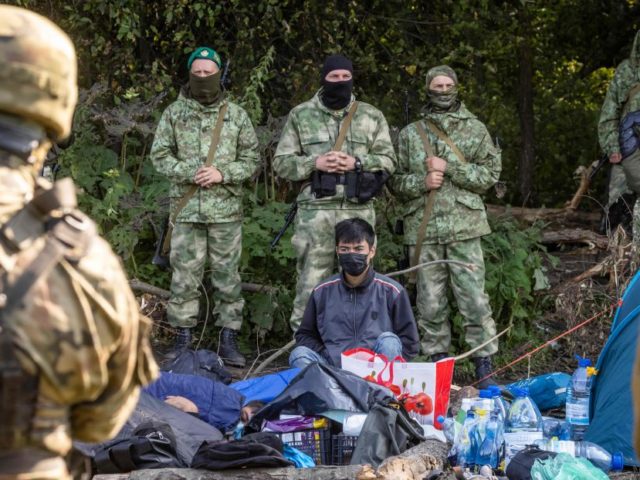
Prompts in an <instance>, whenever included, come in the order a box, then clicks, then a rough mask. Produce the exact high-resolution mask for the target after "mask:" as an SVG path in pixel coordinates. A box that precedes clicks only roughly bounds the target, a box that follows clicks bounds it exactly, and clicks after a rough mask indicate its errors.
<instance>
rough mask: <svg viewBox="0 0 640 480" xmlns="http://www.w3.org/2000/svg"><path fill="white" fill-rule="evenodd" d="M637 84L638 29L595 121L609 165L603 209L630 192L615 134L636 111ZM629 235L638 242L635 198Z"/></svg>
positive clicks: (639, 106) (639, 212)
mask: <svg viewBox="0 0 640 480" xmlns="http://www.w3.org/2000/svg"><path fill="white" fill-rule="evenodd" d="M638 86H640V32H638V33H636V38H635V40H634V41H633V46H632V47H631V54H630V55H629V58H627V59H625V60H623V61H622V62H621V63H620V65H618V67H617V68H616V72H615V74H614V76H613V80H612V81H611V84H610V85H609V89H608V90H607V94H606V96H605V98H604V103H603V104H602V110H601V112H600V120H599V121H598V139H599V140H600V148H601V149H602V151H603V152H604V153H605V154H606V155H607V156H608V157H609V162H610V163H611V164H612V165H611V178H610V180H609V198H608V200H607V206H606V210H607V212H608V211H609V208H610V207H611V206H612V205H613V204H615V203H616V202H617V201H618V200H619V199H620V198H621V197H622V195H624V194H626V193H631V190H630V189H629V187H628V185H627V181H626V179H625V172H624V171H623V168H622V165H621V163H620V162H621V161H622V155H621V154H620V143H619V139H618V136H619V127H620V123H621V122H622V120H623V119H624V118H625V116H626V115H627V114H629V113H632V112H636V111H638V110H640V88H635V87H638ZM636 193H637V192H636ZM633 238H634V241H635V242H636V243H638V241H640V203H638V201H636V203H635V205H634V207H633Z"/></svg>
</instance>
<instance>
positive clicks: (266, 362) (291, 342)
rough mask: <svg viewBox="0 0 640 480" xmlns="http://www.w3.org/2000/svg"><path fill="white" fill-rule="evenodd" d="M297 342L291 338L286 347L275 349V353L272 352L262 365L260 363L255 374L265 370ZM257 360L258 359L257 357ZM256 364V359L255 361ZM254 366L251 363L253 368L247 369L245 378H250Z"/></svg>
mask: <svg viewBox="0 0 640 480" xmlns="http://www.w3.org/2000/svg"><path fill="white" fill-rule="evenodd" d="M295 344H296V341H295V340H291V341H290V342H289V343H287V344H286V345H285V346H284V347H282V348H280V349H278V350H276V351H275V353H273V354H271V355H270V356H269V357H268V358H267V359H266V360H265V361H264V362H262V363H261V364H260V365H258V367H257V368H256V369H255V370H254V371H253V374H254V375H257V374H258V373H260V372H261V371H262V370H264V369H265V368H267V366H268V365H269V364H270V363H271V362H273V361H274V360H275V359H276V358H278V357H279V356H280V355H282V354H283V353H285V352H286V351H288V350H289V349H290V348H291V347H293V346H294V345H295ZM256 360H257V359H256ZM254 364H255V361H254ZM252 368H253V365H251V368H250V369H249V370H248V371H247V373H246V375H245V376H244V379H243V380H246V379H247V378H249V375H250V374H251V369H252Z"/></svg>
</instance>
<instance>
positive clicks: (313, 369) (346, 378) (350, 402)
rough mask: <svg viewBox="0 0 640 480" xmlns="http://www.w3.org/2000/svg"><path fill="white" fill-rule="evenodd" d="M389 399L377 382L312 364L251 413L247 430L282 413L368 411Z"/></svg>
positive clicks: (306, 413)
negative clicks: (271, 399)
mask: <svg viewBox="0 0 640 480" xmlns="http://www.w3.org/2000/svg"><path fill="white" fill-rule="evenodd" d="M389 400H393V397H392V396H391V392H390V391H389V390H387V389H386V388H384V387H382V386H380V385H376V384H374V383H371V382H367V381H366V380H363V379H362V378H360V377H358V376H357V375H355V374H353V373H351V372H347V371H346V370H342V369H340V368H336V367H333V366H330V365H322V364H320V363H311V364H310V365H308V366H307V367H305V368H304V370H302V371H301V372H300V373H299V374H298V375H297V376H296V377H295V378H294V379H293V380H292V381H291V383H290V384H289V386H288V387H287V388H286V389H285V390H284V391H283V392H282V393H281V394H280V395H278V396H277V397H276V398H275V399H274V400H273V401H272V402H271V403H269V404H268V405H265V406H264V407H263V408H261V409H260V410H259V411H258V412H257V413H256V414H255V415H254V417H253V418H252V419H251V421H250V422H249V424H248V425H247V429H248V430H250V431H259V430H260V428H261V426H262V421H263V420H269V419H272V418H276V417H277V416H278V415H279V414H280V413H281V412H283V413H292V414H297V415H317V414H320V413H322V412H325V411H327V410H346V411H349V412H369V409H370V408H371V407H372V406H373V405H374V404H375V403H386V402H387V401H389Z"/></svg>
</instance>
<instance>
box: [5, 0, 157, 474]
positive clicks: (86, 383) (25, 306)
mask: <svg viewBox="0 0 640 480" xmlns="http://www.w3.org/2000/svg"><path fill="white" fill-rule="evenodd" d="M0 35H1V36H2V41H1V42H0V70H1V71H2V72H3V75H2V76H0V478H1V479H30V480H37V479H49V480H53V479H55V480H60V479H68V478H70V477H69V474H68V471H67V467H66V465H65V462H64V459H63V457H64V456H65V455H66V454H67V453H68V452H69V450H70V449H71V441H72V439H77V440H81V441H85V442H101V441H105V440H107V439H109V438H111V437H112V436H114V435H115V434H116V433H117V432H118V431H119V430H120V428H121V427H122V425H123V424H124V423H125V421H126V420H127V418H128V417H129V415H130V413H131V412H132V410H133V408H134V407H135V405H136V403H137V400H138V394H139V387H140V386H141V385H144V384H146V383H148V382H149V381H150V380H152V379H153V378H155V376H156V375H157V367H156V365H155V363H154V361H153V357H152V354H151V350H150V347H149V339H148V333H149V326H150V324H149V321H148V319H146V318H145V317H143V316H141V315H140V313H139V311H138V305H137V302H136V299H135V297H134V296H133V294H132V292H131V290H130V289H129V287H128V282H127V278H126V276H125V274H124V272H123V270H122V267H121V264H120V261H119V259H118V258H117V257H116V256H115V255H114V254H113V252H112V251H111V248H110V247H109V245H108V244H107V243H106V242H105V241H104V240H103V239H101V238H100V237H99V236H98V234H97V233H96V227H95V225H94V224H93V223H92V222H91V220H89V219H88V218H87V217H85V216H84V215H83V214H82V213H80V212H79V211H78V210H76V208H75V187H74V186H73V182H72V181H71V180H70V179H65V180H61V181H60V182H57V183H56V184H55V185H52V184H51V183H50V182H48V181H46V180H44V179H43V178H38V172H39V171H40V169H41V168H42V164H43V162H44V159H45V156H46V153H47V151H48V150H49V148H50V147H51V144H52V141H58V140H61V139H63V138H65V137H67V136H68V134H69V131H70V129H71V117H72V115H73V110H74V108H75V104H76V99H77V87H76V58H75V50H74V48H73V45H72V43H71V41H70V40H69V38H68V37H67V36H66V35H65V34H64V33H63V32H62V30H60V29H59V28H58V27H57V26H55V25H54V24H53V23H51V22H50V21H49V20H47V19H46V18H44V17H41V16H40V15H37V14H35V13H32V12H29V11H28V10H24V9H22V8H17V7H11V6H7V5H2V6H0Z"/></svg>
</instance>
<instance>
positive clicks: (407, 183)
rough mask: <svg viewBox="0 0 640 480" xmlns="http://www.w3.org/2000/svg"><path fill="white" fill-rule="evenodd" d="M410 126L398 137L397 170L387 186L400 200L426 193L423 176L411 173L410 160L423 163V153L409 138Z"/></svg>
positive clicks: (410, 198)
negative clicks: (417, 160)
mask: <svg viewBox="0 0 640 480" xmlns="http://www.w3.org/2000/svg"><path fill="white" fill-rule="evenodd" d="M410 131H411V126H410V125H409V126H407V127H405V128H403V129H402V131H401V132H400V135H399V136H398V169H397V170H396V172H395V173H394V174H393V175H392V176H391V178H390V179H389V181H388V182H387V185H388V186H389V188H390V189H391V191H392V192H393V193H394V195H396V196H397V197H398V198H399V199H400V200H412V199H414V198H419V197H421V196H423V195H424V194H425V193H426V191H427V190H426V187H425V184H424V174H423V173H414V172H412V171H411V159H413V158H416V157H418V158H419V159H420V160H419V161H421V162H423V161H424V157H425V153H424V150H422V149H421V148H420V149H418V148H416V145H415V142H413V141H412V138H411V133H410Z"/></svg>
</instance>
